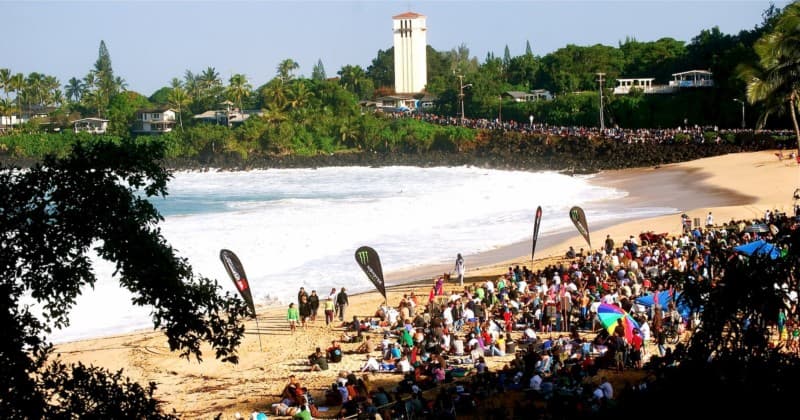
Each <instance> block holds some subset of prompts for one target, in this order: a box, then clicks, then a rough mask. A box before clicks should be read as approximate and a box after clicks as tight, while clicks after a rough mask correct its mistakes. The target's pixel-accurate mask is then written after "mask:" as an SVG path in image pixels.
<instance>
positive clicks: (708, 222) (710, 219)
mask: <svg viewBox="0 0 800 420" xmlns="http://www.w3.org/2000/svg"><path fill="white" fill-rule="evenodd" d="M712 226H714V216H712V215H711V212H708V215H707V216H706V227H712Z"/></svg>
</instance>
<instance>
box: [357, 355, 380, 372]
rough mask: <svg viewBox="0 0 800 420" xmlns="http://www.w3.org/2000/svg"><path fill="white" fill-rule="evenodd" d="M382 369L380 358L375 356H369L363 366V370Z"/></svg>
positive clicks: (375, 370)
mask: <svg viewBox="0 0 800 420" xmlns="http://www.w3.org/2000/svg"><path fill="white" fill-rule="evenodd" d="M379 370H381V365H380V363H378V359H376V358H375V356H369V355H368V356H367V361H366V362H364V365H363V366H361V371H362V372H367V371H369V372H377V371H379Z"/></svg>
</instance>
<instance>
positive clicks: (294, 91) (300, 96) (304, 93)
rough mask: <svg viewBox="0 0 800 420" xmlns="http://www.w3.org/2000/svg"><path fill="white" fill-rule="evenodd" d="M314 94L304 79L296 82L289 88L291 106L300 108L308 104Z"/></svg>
mask: <svg viewBox="0 0 800 420" xmlns="http://www.w3.org/2000/svg"><path fill="white" fill-rule="evenodd" d="M313 96H314V94H313V93H312V92H311V91H310V90H308V87H307V86H306V84H305V83H302V81H297V82H294V83H293V85H292V86H291V88H290V89H289V107H291V108H292V109H298V108H302V107H304V106H306V105H307V104H308V101H309V100H310V99H311V98H312V97H313Z"/></svg>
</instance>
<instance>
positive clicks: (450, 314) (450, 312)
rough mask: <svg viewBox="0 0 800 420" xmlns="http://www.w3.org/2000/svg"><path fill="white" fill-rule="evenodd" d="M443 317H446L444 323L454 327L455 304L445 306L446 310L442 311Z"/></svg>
mask: <svg viewBox="0 0 800 420" xmlns="http://www.w3.org/2000/svg"><path fill="white" fill-rule="evenodd" d="M442 318H444V325H445V326H447V327H451V328H452V326H453V306H452V305H447V307H446V308H444V311H442Z"/></svg>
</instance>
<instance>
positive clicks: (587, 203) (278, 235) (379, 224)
mask: <svg viewBox="0 0 800 420" xmlns="http://www.w3.org/2000/svg"><path fill="white" fill-rule="evenodd" d="M590 178H591V176H574V177H571V176H566V175H561V174H557V173H554V172H525V171H501V170H489V169H480V168H474V167H455V168H444V167H441V168H414V167H384V168H368V167H344V168H342V167H338V168H319V169H270V170H254V171H246V172H224V171H219V172H217V171H207V172H176V173H175V174H174V179H173V180H172V181H171V182H170V183H169V185H168V188H169V195H168V196H167V197H166V198H160V197H159V198H155V199H153V203H154V204H155V205H156V207H157V208H158V209H159V211H160V212H161V214H162V215H164V217H165V221H164V222H163V223H162V224H161V227H162V231H163V235H164V236H165V237H166V239H167V240H168V241H169V243H170V244H171V245H172V246H173V247H174V248H175V249H176V250H177V251H178V253H179V255H180V256H183V257H186V258H187V259H188V260H189V263H190V264H191V265H192V266H193V267H194V270H195V273H197V274H200V275H203V276H206V277H210V278H216V279H218V281H219V282H220V284H221V285H222V286H223V287H224V288H225V290H230V291H233V292H234V293H235V288H234V286H233V283H232V281H231V280H230V278H229V277H228V275H227V273H226V271H225V269H224V267H223V265H222V263H221V262H220V259H219V251H220V249H223V248H227V249H230V250H231V251H233V252H234V253H236V255H237V256H238V257H239V259H240V260H241V261H242V264H243V265H244V269H245V271H246V274H247V276H248V279H249V280H250V285H251V289H252V292H253V297H254V300H255V301H256V304H257V305H258V304H265V303H268V302H271V303H281V304H284V303H288V302H289V301H291V300H292V299H293V297H295V296H296V295H297V290H298V289H299V287H301V286H303V287H305V288H306V290H307V291H310V290H313V289H316V290H317V293H319V294H320V295H323V296H324V295H326V294H327V292H328V291H329V290H330V289H331V287H336V288H337V289H339V288H341V287H342V286H344V287H347V289H348V291H350V292H351V293H357V292H361V291H367V290H372V289H373V286H372V284H371V283H370V282H369V281H368V279H367V277H366V276H365V275H364V273H363V272H362V271H361V269H360V268H359V267H358V265H357V264H356V263H355V259H354V253H355V250H356V249H357V248H358V247H360V246H362V245H368V246H371V247H372V248H374V249H375V250H376V251H377V252H378V254H379V256H380V259H381V262H382V265H383V271H384V274H386V273H390V272H392V271H397V270H402V269H408V268H413V267H418V266H424V265H429V264H437V263H445V262H446V263H449V262H451V261H452V260H453V259H454V258H455V255H456V253H459V252H460V253H462V254H463V255H465V257H466V256H468V255H470V254H475V253H479V252H482V251H487V250H491V249H494V248H497V247H499V246H502V245H507V244H511V243H515V242H519V241H525V240H530V238H531V234H532V230H533V217H534V214H535V211H536V207H537V206H542V209H543V216H542V223H541V227H540V232H539V235H540V238H542V237H544V236H547V235H548V234H553V233H554V232H558V231H563V230H564V229H568V228H572V222H571V221H570V220H569V218H568V217H567V213H568V209H569V208H570V207H572V206H573V205H580V206H583V208H584V210H585V211H586V214H587V219H588V220H589V223H590V226H591V224H592V223H596V222H603V221H605V222H611V221H614V220H617V219H623V218H625V219H629V218H633V217H650V216H655V215H660V214H667V213H669V212H673V211H675V209H665V208H636V209H630V208H626V209H616V208H615V207H614V206H613V205H608V203H613V200H615V199H618V198H621V197H624V196H626V195H627V193H626V192H625V191H621V190H616V189H611V188H603V187H598V186H594V185H592V184H591V183H590V182H589V179H590ZM593 203H606V205H598V206H594V205H592V204H593ZM467 261H469V258H468V257H467ZM95 263H96V264H95V269H96V273H97V275H98V278H99V280H98V283H97V285H96V286H95V288H94V289H93V290H92V289H88V290H85V291H84V294H83V295H82V296H80V297H79V300H78V304H77V305H76V306H75V307H74V309H73V311H72V313H71V314H70V323H71V325H70V326H69V327H67V328H65V329H63V330H59V331H55V332H54V333H53V334H52V335H51V339H52V340H53V341H54V342H63V341H70V340H76V339H83V338H91V337H98V336H103V335H109V334H117V333H123V332H128V331H132V330H136V329H140V328H152V322H151V320H150V316H149V313H150V310H149V308H141V307H136V306H133V305H132V304H131V303H130V302H131V294H130V293H129V292H128V291H127V290H124V289H122V288H121V287H120V286H119V284H118V281H117V280H116V279H115V278H113V277H112V273H113V267H112V265H111V264H110V263H107V262H105V261H100V260H98V259H97V258H95ZM468 269H469V266H468Z"/></svg>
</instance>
